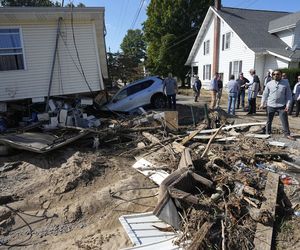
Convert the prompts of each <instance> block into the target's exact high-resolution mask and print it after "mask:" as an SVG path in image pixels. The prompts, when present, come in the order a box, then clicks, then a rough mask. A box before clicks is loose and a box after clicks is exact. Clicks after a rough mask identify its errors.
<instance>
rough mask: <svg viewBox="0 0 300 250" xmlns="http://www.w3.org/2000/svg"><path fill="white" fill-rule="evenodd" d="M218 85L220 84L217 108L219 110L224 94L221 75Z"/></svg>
mask: <svg viewBox="0 0 300 250" xmlns="http://www.w3.org/2000/svg"><path fill="white" fill-rule="evenodd" d="M217 83H218V94H217V108H219V107H220V102H221V97H222V92H223V81H222V79H221V76H220V74H219V76H218V79H217Z"/></svg>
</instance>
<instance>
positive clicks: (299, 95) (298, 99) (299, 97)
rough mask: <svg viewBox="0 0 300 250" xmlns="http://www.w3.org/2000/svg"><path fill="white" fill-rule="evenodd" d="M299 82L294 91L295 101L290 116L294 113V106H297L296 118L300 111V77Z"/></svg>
mask: <svg viewBox="0 0 300 250" xmlns="http://www.w3.org/2000/svg"><path fill="white" fill-rule="evenodd" d="M297 79H298V82H297V83H296V84H295V86H294V89H293V100H292V104H291V107H290V110H289V115H291V114H292V113H293V109H294V105H295V104H296V114H295V116H296V117H298V116H299V111H300V75H299V76H298V77H297Z"/></svg>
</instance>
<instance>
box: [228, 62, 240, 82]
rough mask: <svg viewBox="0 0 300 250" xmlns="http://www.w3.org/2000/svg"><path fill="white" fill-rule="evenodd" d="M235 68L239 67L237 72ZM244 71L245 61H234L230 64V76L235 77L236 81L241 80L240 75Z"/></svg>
mask: <svg viewBox="0 0 300 250" xmlns="http://www.w3.org/2000/svg"><path fill="white" fill-rule="evenodd" d="M235 66H237V70H236V71H235ZM242 71H243V60H234V61H230V62H229V76H228V78H229V79H230V75H234V78H235V79H238V78H239V75H240V73H241V72H242Z"/></svg>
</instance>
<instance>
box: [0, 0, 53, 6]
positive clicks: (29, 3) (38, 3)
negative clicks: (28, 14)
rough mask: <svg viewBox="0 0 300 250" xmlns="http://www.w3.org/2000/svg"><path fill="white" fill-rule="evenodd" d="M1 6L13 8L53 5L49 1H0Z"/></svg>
mask: <svg viewBox="0 0 300 250" xmlns="http://www.w3.org/2000/svg"><path fill="white" fill-rule="evenodd" d="M0 3H1V5H2V6H13V7H22V6H30V7H52V6H54V3H53V2H52V1H50V0H0Z"/></svg>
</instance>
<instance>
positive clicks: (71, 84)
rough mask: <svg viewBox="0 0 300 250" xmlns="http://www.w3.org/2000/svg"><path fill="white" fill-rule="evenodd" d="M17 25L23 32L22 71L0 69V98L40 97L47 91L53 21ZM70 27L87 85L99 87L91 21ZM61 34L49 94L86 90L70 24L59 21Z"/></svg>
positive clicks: (51, 55)
mask: <svg viewBox="0 0 300 250" xmlns="http://www.w3.org/2000/svg"><path fill="white" fill-rule="evenodd" d="M19 26H21V28H22V34H23V45H24V54H25V58H26V70H21V71H13V72H12V71H0V79H1V85H0V101H1V100H17V99H24V98H33V97H44V96H47V93H48V86H49V79H50V73H51V65H52V60H53V53H54V48H55V39H56V29H57V23H51V24H19ZM0 28H1V25H0ZM74 30H75V38H76V43H77V48H78V53H79V56H80V60H81V64H82V67H83V69H84V73H85V76H86V78H87V81H88V83H89V85H90V88H91V89H92V90H93V91H97V90H100V89H102V88H103V83H102V79H101V78H100V74H101V73H100V72H99V67H98V61H97V53H96V48H97V46H96V44H95V39H94V30H93V24H92V23H85V24H74ZM61 34H62V38H61V37H60V39H59V44H58V53H57V58H56V63H55V68H54V75H53V83H52V88H51V95H64V94H75V93H83V92H89V88H88V86H87V84H86V82H85V80H84V78H83V76H82V73H81V72H79V71H80V70H79V71H78V69H80V66H79V63H78V59H77V56H76V51H75V48H74V44H73V39H72V29H71V26H70V23H65V22H63V23H62V26H61ZM64 41H65V43H64ZM76 66H77V67H76ZM77 68H78V69H77Z"/></svg>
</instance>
